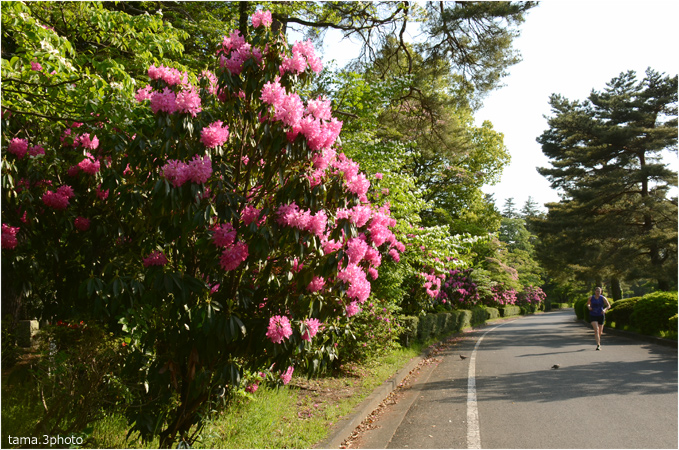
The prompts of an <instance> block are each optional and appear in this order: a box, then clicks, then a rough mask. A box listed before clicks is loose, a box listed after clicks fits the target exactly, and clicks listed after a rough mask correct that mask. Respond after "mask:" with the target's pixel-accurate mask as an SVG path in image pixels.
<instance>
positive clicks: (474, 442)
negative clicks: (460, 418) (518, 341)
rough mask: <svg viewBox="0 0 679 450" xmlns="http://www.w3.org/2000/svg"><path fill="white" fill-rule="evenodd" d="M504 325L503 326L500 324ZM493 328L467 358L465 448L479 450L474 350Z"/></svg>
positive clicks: (480, 339)
mask: <svg viewBox="0 0 679 450" xmlns="http://www.w3.org/2000/svg"><path fill="white" fill-rule="evenodd" d="M502 325H504V324H502ZM502 325H498V326H497V327H493V328H491V329H490V330H488V331H486V332H485V333H483V335H482V336H481V337H480V338H479V340H478V341H476V345H475V346H474V351H473V352H472V356H471V358H469V372H468V375H467V448H481V430H480V428H479V408H478V405H477V402H476V350H477V349H478V348H479V345H480V344H481V341H482V340H483V338H484V337H486V335H487V334H488V333H490V332H491V331H493V330H494V329H495V328H499V327H501V326H502Z"/></svg>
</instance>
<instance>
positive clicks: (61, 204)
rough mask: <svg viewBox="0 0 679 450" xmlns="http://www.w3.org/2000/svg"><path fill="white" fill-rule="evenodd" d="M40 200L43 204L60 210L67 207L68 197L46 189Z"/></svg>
mask: <svg viewBox="0 0 679 450" xmlns="http://www.w3.org/2000/svg"><path fill="white" fill-rule="evenodd" d="M42 202H43V203H44V204H45V206H49V207H50V208H53V209H58V210H61V209H66V208H68V197H66V196H64V195H60V194H58V193H56V192H52V191H47V192H45V193H44V194H43V195H42Z"/></svg>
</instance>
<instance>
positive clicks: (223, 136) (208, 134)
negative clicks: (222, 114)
mask: <svg viewBox="0 0 679 450" xmlns="http://www.w3.org/2000/svg"><path fill="white" fill-rule="evenodd" d="M227 139H229V126H228V125H223V124H222V121H221V120H218V121H216V122H213V123H211V124H210V125H209V126H207V127H205V128H203V129H202V130H201V132H200V142H202V143H203V145H205V147H207V148H214V147H217V146H220V145H222V144H224V143H225V142H226V141H227Z"/></svg>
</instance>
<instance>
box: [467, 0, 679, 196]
mask: <svg viewBox="0 0 679 450" xmlns="http://www.w3.org/2000/svg"><path fill="white" fill-rule="evenodd" d="M677 18H679V2H676V1H655V0H647V1H644V2H638V1H634V2H632V1H601V0H587V1H578V0H567V1H563V0H547V1H544V2H541V3H540V4H539V5H538V6H537V7H535V8H533V9H531V10H530V11H529V12H528V14H527V17H526V21H525V22H524V23H523V24H522V25H521V28H520V29H521V36H520V37H519V38H517V39H516V40H515V41H514V47H515V48H516V49H517V50H519V51H520V52H521V55H522V59H523V61H522V62H520V63H519V64H516V65H514V66H512V67H511V68H510V69H509V76H507V77H506V78H504V80H503V84H504V85H505V86H504V87H503V88H500V89H498V90H496V91H494V92H493V93H491V94H490V95H489V96H488V97H487V98H486V99H485V101H484V106H483V108H482V109H481V110H480V111H478V112H477V114H476V116H475V118H476V120H477V123H481V122H482V121H483V120H490V121H491V122H492V123H493V127H494V129H495V130H497V131H499V132H501V133H503V134H504V143H505V146H506V147H507V148H508V150H509V153H510V154H511V158H512V161H511V163H510V165H509V166H508V167H506V168H505V169H504V171H503V174H502V178H501V181H500V183H499V184H497V185H495V186H490V187H486V188H484V192H487V193H492V194H494V198H495V201H496V205H497V206H498V208H500V209H502V206H503V205H504V201H505V199H507V198H509V197H511V198H513V199H514V203H515V205H516V206H517V207H518V208H521V207H522V206H523V205H524V204H525V202H526V200H527V199H528V197H529V196H530V197H532V198H533V200H535V201H536V202H537V203H538V204H539V205H543V204H544V203H546V202H558V201H559V195H558V193H557V192H556V191H554V190H552V189H551V188H550V186H549V182H548V181H547V180H546V179H545V178H544V177H543V176H541V175H540V174H539V173H538V172H537V170H536V167H547V166H549V163H548V159H547V158H546V157H545V156H544V155H543V154H542V150H541V148H540V144H538V143H537V142H536V140H535V139H536V138H537V137H538V136H540V135H541V134H542V133H543V132H544V131H545V130H547V129H548V125H547V119H545V118H544V116H545V115H551V111H550V107H549V96H550V95H551V94H561V95H562V96H564V97H566V98H567V99H569V100H585V99H586V98H587V96H588V95H589V94H590V92H591V91H592V90H593V89H594V90H597V91H600V90H603V89H604V88H605V87H606V83H608V82H609V81H610V80H611V79H613V78H615V77H617V76H618V75H620V74H621V73H623V72H627V71H628V70H634V71H636V72H637V76H638V78H639V79H642V78H643V76H644V72H645V71H646V69H647V68H648V67H651V68H652V69H653V70H655V71H658V72H661V73H662V72H664V73H666V74H667V75H677V73H679V49H678V48H677V42H678V41H677V35H676V30H677V28H676V26H677V25H676V21H677ZM668 162H670V163H671V164H672V167H673V168H674V169H675V170H676V168H677V158H676V154H675V155H671V156H670V157H668ZM543 209H544V208H543Z"/></svg>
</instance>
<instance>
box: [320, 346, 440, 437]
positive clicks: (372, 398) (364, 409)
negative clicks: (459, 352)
mask: <svg viewBox="0 0 679 450" xmlns="http://www.w3.org/2000/svg"><path fill="white" fill-rule="evenodd" d="M426 353H427V352H426V351H425V352H423V354H422V355H420V356H415V357H414V358H412V359H411V360H410V361H409V362H408V364H406V365H405V367H403V368H402V369H401V370H399V371H398V372H396V373H395V374H394V375H393V376H392V377H391V378H389V379H387V381H385V382H384V383H382V384H381V385H380V386H378V387H377V388H376V389H375V390H374V391H373V392H372V393H371V394H370V395H369V396H368V397H367V398H366V399H365V400H363V401H362V402H361V403H359V404H358V405H357V406H356V407H355V408H354V410H353V411H352V412H351V413H349V414H348V415H347V416H346V417H345V418H343V419H342V420H340V421H339V422H337V424H335V426H334V427H333V429H332V431H331V432H330V435H329V436H328V437H327V438H325V439H324V440H322V441H321V442H319V443H318V444H316V445H315V446H314V448H341V446H342V442H344V441H345V440H347V439H348V438H349V437H350V436H351V434H352V433H353V432H354V430H355V429H356V427H357V426H359V425H360V424H361V422H363V420H364V419H365V418H366V417H368V416H369V415H370V413H372V412H373V411H374V410H375V409H377V407H378V406H379V405H380V403H382V401H384V399H385V398H386V397H387V396H388V395H389V394H390V393H391V392H392V391H394V390H395V389H396V387H397V386H398V385H399V384H400V383H401V382H402V381H403V379H404V378H405V377H407V376H408V375H409V374H410V372H412V371H413V370H414V369H415V368H416V367H417V366H418V365H419V364H420V363H421V362H422V361H423V360H424V359H425V357H426Z"/></svg>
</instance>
